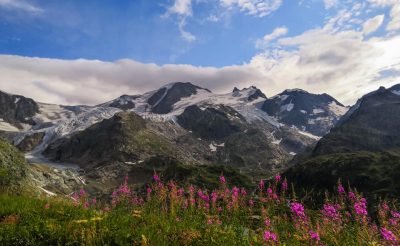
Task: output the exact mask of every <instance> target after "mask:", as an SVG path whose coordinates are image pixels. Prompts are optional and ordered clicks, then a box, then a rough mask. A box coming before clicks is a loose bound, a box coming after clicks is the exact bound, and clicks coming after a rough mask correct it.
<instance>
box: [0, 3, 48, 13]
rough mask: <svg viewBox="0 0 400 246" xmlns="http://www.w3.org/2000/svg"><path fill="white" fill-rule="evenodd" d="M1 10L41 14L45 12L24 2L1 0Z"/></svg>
mask: <svg viewBox="0 0 400 246" xmlns="http://www.w3.org/2000/svg"><path fill="white" fill-rule="evenodd" d="M0 8H6V9H10V10H20V11H24V12H28V13H32V14H39V13H41V12H43V11H44V10H43V9H41V8H39V7H37V6H35V5H33V4H31V3H29V2H27V1H24V0H0Z"/></svg>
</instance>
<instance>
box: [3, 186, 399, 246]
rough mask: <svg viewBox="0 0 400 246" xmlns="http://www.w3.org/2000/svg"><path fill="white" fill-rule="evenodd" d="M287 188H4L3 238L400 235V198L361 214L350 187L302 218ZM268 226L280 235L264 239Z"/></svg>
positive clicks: (287, 239) (174, 240) (217, 239)
mask: <svg viewBox="0 0 400 246" xmlns="http://www.w3.org/2000/svg"><path fill="white" fill-rule="evenodd" d="M267 187H268V188H270V189H271V191H272V192H271V193H268V192H267ZM283 187H284V186H283V185H282V183H280V182H271V183H270V184H269V185H268V184H266V186H265V188H264V189H262V190H257V191H256V193H255V195H249V194H245V193H243V192H242V191H241V190H238V189H236V188H235V187H234V188H232V189H229V188H228V187H227V186H225V184H222V185H220V187H219V188H218V189H216V190H214V191H213V192H215V193H214V194H216V197H217V199H216V200H215V201H213V199H212V197H213V195H212V193H211V191H210V190H205V189H199V188H196V187H193V186H190V187H185V188H184V190H182V188H181V187H179V186H177V185H176V183H173V182H172V183H171V182H170V183H168V184H163V183H161V182H154V183H152V184H151V185H150V186H149V187H148V188H151V191H150V192H149V191H148V192H147V194H143V193H137V192H134V191H131V190H130V188H129V187H128V186H127V183H124V184H123V185H121V187H120V188H119V189H118V190H117V191H116V192H115V193H114V194H113V196H112V197H113V200H112V202H111V203H105V202H103V203H98V202H92V199H91V198H90V197H89V196H88V195H87V194H84V193H80V194H81V195H76V196H74V197H75V198H76V199H77V200H76V202H73V201H72V199H70V198H48V199H38V198H32V197H26V196H25V197H24V196H15V195H6V194H2V195H0V245H266V244H267V245H278V244H279V245H390V243H393V242H390V241H388V240H385V239H384V238H383V237H382V235H381V233H380V231H379V230H380V228H381V227H382V228H383V227H384V228H386V229H388V230H391V232H392V233H393V234H394V235H395V237H397V238H399V235H400V223H398V224H396V225H393V224H390V223H391V222H390V223H389V221H390V219H395V220H396V221H397V222H400V221H399V220H400V218H396V217H395V216H394V215H393V216H392V215H391V214H390V212H391V211H397V210H396V206H395V205H392V204H391V205H390V208H389V207H388V208H387V209H382V207H380V209H379V216H378V217H377V219H376V220H375V221H374V220H372V219H371V218H370V217H369V216H368V215H360V214H357V213H356V210H355V209H354V204H355V203H357V202H359V201H361V196H360V195H358V194H356V196H357V197H356V198H355V200H354V199H353V200H352V199H350V198H347V194H350V193H344V194H338V195H335V196H330V197H329V198H327V200H326V204H335V206H338V207H337V209H336V210H337V219H332V218H331V217H329V216H327V215H325V214H324V213H323V212H322V211H321V210H320V209H316V210H310V209H305V210H304V213H305V214H304V217H303V216H300V215H296V213H295V212H294V209H293V204H294V202H299V201H300V199H299V198H298V197H297V198H295V195H294V194H292V193H287V191H286V190H285V189H284V188H283ZM349 192H350V191H349ZM205 194H206V195H205ZM235 194H236V195H235ZM275 195H276V197H274V196H275ZM192 199H194V200H192ZM209 199H210V200H209ZM192 201H193V203H192ZM250 201H253V202H254V205H251V202H250ZM267 219H268V220H270V224H266V223H265V221H266V220H267ZM378 225H379V226H378ZM266 232H271V233H275V234H276V235H277V241H276V242H273V241H272V240H268V238H267V239H266V238H264V233H266ZM310 232H315V233H318V236H319V237H320V239H318V240H317V239H315V238H312V237H311V234H310Z"/></svg>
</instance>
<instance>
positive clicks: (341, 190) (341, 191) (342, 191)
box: [338, 183, 346, 194]
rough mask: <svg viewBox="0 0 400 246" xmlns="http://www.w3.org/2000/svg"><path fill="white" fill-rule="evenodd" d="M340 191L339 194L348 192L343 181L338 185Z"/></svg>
mask: <svg viewBox="0 0 400 246" xmlns="http://www.w3.org/2000/svg"><path fill="white" fill-rule="evenodd" d="M338 192H339V194H344V193H345V192H346V191H345V190H344V187H343V185H342V184H341V183H339V185H338Z"/></svg>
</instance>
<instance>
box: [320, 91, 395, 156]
mask: <svg viewBox="0 0 400 246" xmlns="http://www.w3.org/2000/svg"><path fill="white" fill-rule="evenodd" d="M392 90H393V89H392V88H391V89H388V90H386V89H385V88H383V87H382V88H380V89H379V90H377V91H375V92H374V93H371V94H369V95H367V96H364V97H363V98H361V99H360V100H359V101H358V102H357V104H356V105H355V106H353V107H352V108H351V109H350V111H349V114H348V115H345V116H344V119H343V120H342V121H341V122H340V123H339V125H340V126H339V127H336V128H334V129H332V130H331V132H330V133H329V134H327V135H326V136H325V137H324V138H323V139H321V141H320V142H319V143H318V144H317V146H316V148H315V150H314V152H313V153H314V155H321V154H327V153H337V152H351V151H360V150H365V151H384V150H391V149H397V148H400V129H399V127H398V123H399V122H400V96H399V95H397V94H395V93H393V92H392Z"/></svg>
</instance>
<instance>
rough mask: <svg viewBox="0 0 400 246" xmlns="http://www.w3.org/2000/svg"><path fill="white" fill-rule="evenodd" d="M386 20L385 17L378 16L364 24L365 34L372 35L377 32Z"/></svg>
mask: <svg viewBox="0 0 400 246" xmlns="http://www.w3.org/2000/svg"><path fill="white" fill-rule="evenodd" d="M384 19H385V16H384V15H377V16H375V17H373V18H371V19H368V20H367V21H365V22H364V24H363V33H364V34H370V33H373V32H375V31H376V30H378V28H379V27H380V26H381V25H382V23H383V20H384Z"/></svg>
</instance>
